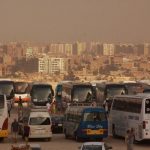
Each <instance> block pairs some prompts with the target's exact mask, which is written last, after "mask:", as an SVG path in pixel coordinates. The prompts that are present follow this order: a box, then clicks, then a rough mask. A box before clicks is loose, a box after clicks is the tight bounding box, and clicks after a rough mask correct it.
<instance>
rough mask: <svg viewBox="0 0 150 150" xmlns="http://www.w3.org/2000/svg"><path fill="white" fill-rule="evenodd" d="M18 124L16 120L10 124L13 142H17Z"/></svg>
mask: <svg viewBox="0 0 150 150" xmlns="http://www.w3.org/2000/svg"><path fill="white" fill-rule="evenodd" d="M18 129H19V124H18V122H17V120H16V119H14V121H13V122H12V124H11V132H12V135H13V139H14V142H15V143H16V142H17V134H18Z"/></svg>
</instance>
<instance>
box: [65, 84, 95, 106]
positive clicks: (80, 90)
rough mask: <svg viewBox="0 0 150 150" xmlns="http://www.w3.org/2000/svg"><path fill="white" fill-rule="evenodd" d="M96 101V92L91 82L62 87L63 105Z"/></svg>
mask: <svg viewBox="0 0 150 150" xmlns="http://www.w3.org/2000/svg"><path fill="white" fill-rule="evenodd" d="M95 100H96V99H95V92H94V89H93V86H92V85H91V84H90V83H89V82H88V83H87V82H86V83H85V82H68V83H64V84H63V85H62V103H63V104H64V106H66V103H74V102H77V103H80V102H81V103H83V102H85V103H91V102H92V101H95ZM64 106H63V107H64Z"/></svg>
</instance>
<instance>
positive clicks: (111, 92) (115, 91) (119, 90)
mask: <svg viewBox="0 0 150 150" xmlns="http://www.w3.org/2000/svg"><path fill="white" fill-rule="evenodd" d="M125 93H126V91H125V88H123V87H108V88H107V97H112V96H115V95H123V94H125Z"/></svg>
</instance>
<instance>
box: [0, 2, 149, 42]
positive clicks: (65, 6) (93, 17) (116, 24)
mask: <svg viewBox="0 0 150 150" xmlns="http://www.w3.org/2000/svg"><path fill="white" fill-rule="evenodd" d="M149 5H150V1H149V0H142V1H141V0H126V1H123V0H122V1H120V0H112V1H110V0H76V1H74V0H45V1H44V2H43V1H42V0H30V1H19V0H13V1H9V0H0V17H1V25H0V35H1V36H0V41H24V40H26V41H31V42H47V41H51V42H73V41H78V40H79V41H101V42H108V43H109V42H113V43H116V42H118V43H119V42H129V43H142V42H150V30H149V26H150V21H149V19H148V18H150V10H149Z"/></svg>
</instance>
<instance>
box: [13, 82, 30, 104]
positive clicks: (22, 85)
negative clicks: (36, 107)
mask: <svg viewBox="0 0 150 150" xmlns="http://www.w3.org/2000/svg"><path fill="white" fill-rule="evenodd" d="M14 93H15V94H14V102H15V103H18V101H19V97H21V99H22V102H23V103H24V102H26V103H28V102H29V101H30V87H29V83H28V82H23V81H18V82H15V83H14Z"/></svg>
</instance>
